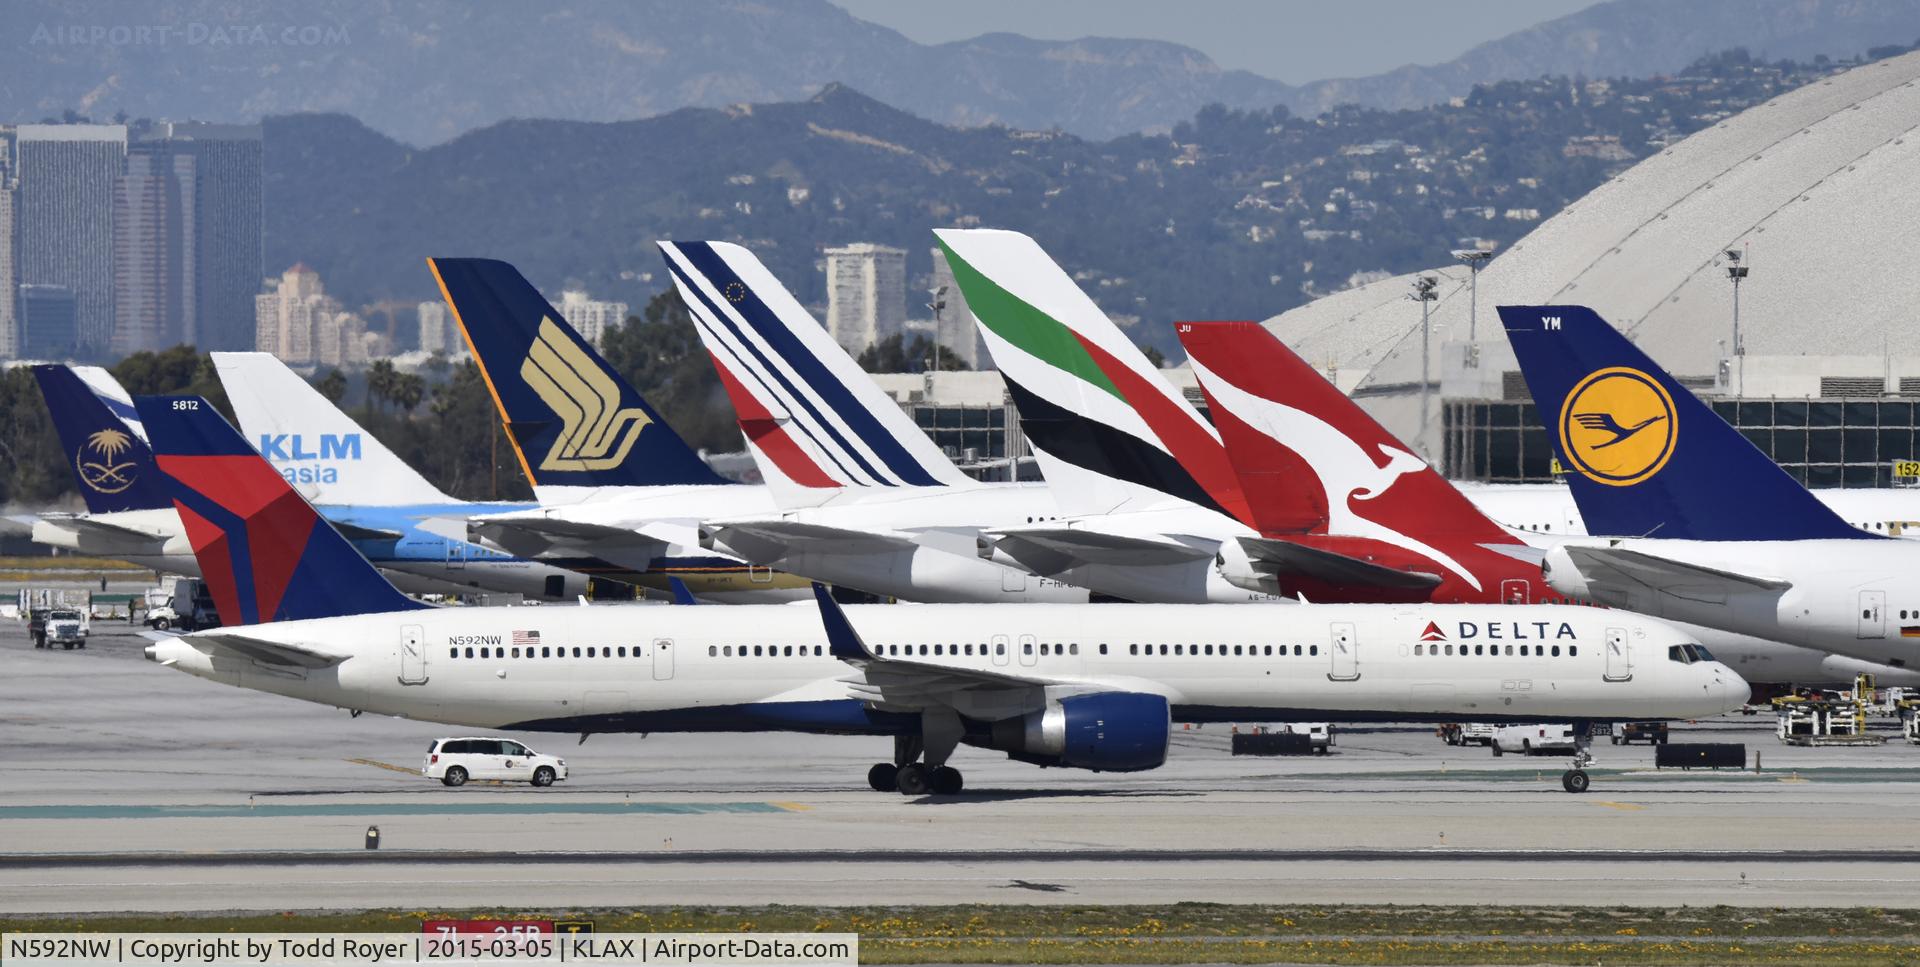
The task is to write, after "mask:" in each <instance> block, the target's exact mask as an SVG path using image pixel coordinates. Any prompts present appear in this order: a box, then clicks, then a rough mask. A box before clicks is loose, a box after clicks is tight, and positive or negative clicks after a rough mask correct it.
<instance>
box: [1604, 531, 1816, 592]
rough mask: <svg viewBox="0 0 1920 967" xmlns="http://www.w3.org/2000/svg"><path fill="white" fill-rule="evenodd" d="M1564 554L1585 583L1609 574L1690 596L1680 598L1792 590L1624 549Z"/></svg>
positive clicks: (1774, 581) (1778, 581)
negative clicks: (1709, 591) (1710, 591)
mask: <svg viewBox="0 0 1920 967" xmlns="http://www.w3.org/2000/svg"><path fill="white" fill-rule="evenodd" d="M1566 550H1567V556H1568V557H1570V558H1572V559H1573V563H1574V565H1575V566H1576V567H1578V568H1580V572H1581V573H1582V574H1584V575H1585V576H1586V578H1587V580H1588V582H1589V583H1595V582H1603V581H1605V579H1606V572H1609V571H1611V572H1613V573H1614V574H1617V575H1620V576H1622V577H1625V578H1626V579H1628V580H1630V581H1633V582H1635V583H1638V584H1644V585H1646V586H1647V587H1650V588H1653V589H1655V590H1673V589H1686V590H1689V591H1691V592H1693V593H1690V594H1686V595H1682V596H1683V597H1694V596H1696V595H1697V593H1698V592H1699V591H1700V590H1701V589H1702V588H1703V587H1704V588H1712V589H1715V590H1719V591H1722V592H1730V593H1735V594H1740V593H1751V592H1754V591H1785V590H1787V589H1789V588H1791V587H1793V582H1792V581H1789V580H1786V579H1785V578H1777V577H1766V576H1763V575H1756V574H1742V573H1740V572H1738V571H1728V570H1723V569H1721V568H1715V567H1707V566H1705V565H1702V564H1693V563H1690V562H1687V561H1677V560H1674V559H1673V558H1670V557H1661V556H1660V555H1658V554H1648V553H1647V552H1645V551H1635V550H1628V549H1627V548H1624V547H1589V546H1586V545H1579V544H1575V545H1569V546H1568V547H1567V549H1566Z"/></svg>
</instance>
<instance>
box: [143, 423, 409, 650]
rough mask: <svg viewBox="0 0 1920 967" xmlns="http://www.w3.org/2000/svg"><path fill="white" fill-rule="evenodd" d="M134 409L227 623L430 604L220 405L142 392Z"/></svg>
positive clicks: (399, 609) (406, 608)
mask: <svg viewBox="0 0 1920 967" xmlns="http://www.w3.org/2000/svg"><path fill="white" fill-rule="evenodd" d="M134 405H135V406H136V407H137V408H138V409H139V411H140V417H141V419H142V420H143V421H145V423H146V426H147V434H148V436H150V437H151V438H152V440H153V449H154V458H155V463H156V464H157V465H158V467H159V470H160V473H161V475H163V476H164V477H165V479H166V480H167V483H168V486H169V491H170V493H171V495H172V497H173V505H174V507H175V508H176V509H177V510H179V512H180V521H181V523H182V524H183V525H185V527H186V531H187V540H188V542H189V543H190V544H192V546H193V554H194V557H195V559H197V560H198V561H199V563H200V572H201V576H202V578H203V579H204V580H205V581H206V582H207V586H208V590H210V591H211V592H212V594H213V601H214V607H215V608H216V609H217V610H218V611H219V613H220V616H221V618H222V619H223V620H224V621H225V622H226V623H227V624H228V625H241V624H260V623H262V622H267V621H295V620H300V619H304V618H335V617H340V616H343V615H355V614H375V613H380V612H387V611H410V610H414V609H417V608H424V607H426V605H423V604H421V603H420V602H418V601H415V600H413V599H412V598H409V597H407V596H406V595H404V594H401V593H400V592H399V591H397V590H395V589H394V587H393V585H391V584H389V583H387V579H386V578H385V577H382V576H381V574H380V572H379V571H378V570H375V569H374V566H373V565H372V564H369V563H368V562H367V559H366V558H364V557H361V556H360V552H358V551H356V550H354V548H353V545H352V544H349V543H347V539H346V538H344V537H342V536H340V534H339V533H338V532H336V531H335V530H334V529H333V528H332V527H331V526H329V525H328V524H327V522H326V521H324V520H322V519H321V517H320V515H319V514H318V513H316V512H315V511H314V509H313V507H311V506H310V505H308V504H307V502H306V501H305V500H302V499H301V497H300V494H299V493H297V492H296V491H295V490H294V489H293V487H292V485H290V484H288V483H287V481H286V478H284V477H282V476H280V471H278V470H275V469H274V468H273V465H272V464H269V463H268V462H267V461H266V460H265V459H263V458H262V457H261V456H260V455H259V454H258V453H255V452H254V450H253V448H252V447H250V446H248V445H247V441H246V439H245V438H244V437H242V436H241V435H240V431H238V430H236V429H234V428H233V425H232V424H230V423H228V422H227V421H226V419H225V418H224V417H222V416H221V415H220V413H219V412H218V411H217V410H215V409H214V408H213V404H211V403H208V402H207V401H206V400H204V399H201V398H200V397H197V396H143V397H139V398H138V399H136V400H134Z"/></svg>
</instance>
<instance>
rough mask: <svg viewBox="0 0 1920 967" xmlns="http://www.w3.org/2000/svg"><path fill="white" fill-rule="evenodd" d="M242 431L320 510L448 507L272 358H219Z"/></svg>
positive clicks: (410, 470) (437, 490)
mask: <svg viewBox="0 0 1920 967" xmlns="http://www.w3.org/2000/svg"><path fill="white" fill-rule="evenodd" d="M213 365H214V368H216V369H218V370H219V372H220V385H222V386H224V387H226V390H227V400H228V401H229V402H230V403H232V404H233V415H234V416H235V417H237V418H239V420H240V429H241V431H242V432H244V433H245V434H246V435H247V439H248V440H249V441H251V442H252V443H253V444H254V446H255V448H256V449H258V450H259V451H260V455H261V456H263V457H265V458H267V462H268V463H271V464H273V466H274V469H276V470H278V471H280V475H281V476H283V477H286V478H287V479H288V480H289V481H291V482H292V483H293V485H294V488H295V489H297V490H299V491H300V493H301V495H302V496H304V497H306V498H307V499H308V500H309V501H312V502H313V503H316V504H322V505H330V504H351V505H355V506H362V507H391V506H395V505H399V504H436V503H437V504H449V503H454V502H455V501H454V500H453V498H451V497H448V496H447V495H446V494H444V493H442V492H441V491H440V488H438V487H435V486H434V485H433V484H431V483H428V482H427V478H425V477H422V476H420V474H419V473H418V472H417V471H415V470H414V469H413V468H412V467H410V466H408V465H407V462H406V461H405V460H402V459H400V457H399V455H398V454H395V453H394V452H393V451H392V450H389V449H387V447H386V444H383V443H381V442H380V441H379V439H377V438H376V437H374V435H373V434H371V433H368V432H366V431H365V430H363V429H361V428H360V425H359V424H358V423H355V422H353V420H352V418H350V417H348V416H347V415H346V414H345V413H342V412H341V411H340V408H339V407H337V406H335V405H333V403H332V402H330V401H329V400H328V399H327V398H326V397H324V396H322V395H320V391H319V390H316V389H314V388H313V387H312V386H311V385H308V383H307V381H306V380H304V379H301V378H300V375H299V374H298V373H295V372H294V371H293V370H291V369H288V368H287V364H285V363H283V362H281V361H280V360H278V359H276V358H274V357H273V356H272V355H270V354H268V353H214V354H213Z"/></svg>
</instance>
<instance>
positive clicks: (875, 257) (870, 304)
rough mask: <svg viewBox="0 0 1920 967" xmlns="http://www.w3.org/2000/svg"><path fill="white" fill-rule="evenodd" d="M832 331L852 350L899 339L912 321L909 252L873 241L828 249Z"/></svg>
mask: <svg viewBox="0 0 1920 967" xmlns="http://www.w3.org/2000/svg"><path fill="white" fill-rule="evenodd" d="M826 255H827V332H828V333H830V334H832V336H833V339H834V341H835V342H837V343H839V344H840V346H841V348H843V349H845V350H846V351H847V352H850V353H853V354H854V355H856V356H857V355H859V354H860V353H861V352H862V351H864V350H865V349H866V348H867V347H868V346H871V345H873V344H874V343H877V342H880V341H882V340H885V339H886V338H887V337H889V336H893V335H898V334H899V333H900V332H901V330H902V327H903V326H904V325H905V323H906V321H907V253H906V252H905V251H904V250H902V249H897V248H892V247H890V246H886V245H875V244H872V243H870V242H856V243H854V244H852V245H848V246H844V247H842V248H830V249H827V252H826Z"/></svg>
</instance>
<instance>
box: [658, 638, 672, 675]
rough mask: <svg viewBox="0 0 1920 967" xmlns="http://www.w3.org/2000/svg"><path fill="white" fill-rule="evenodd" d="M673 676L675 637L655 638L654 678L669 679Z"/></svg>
mask: <svg viewBox="0 0 1920 967" xmlns="http://www.w3.org/2000/svg"><path fill="white" fill-rule="evenodd" d="M672 678H673V639H672V638H655V639H653V680H654V681H656V682H664V681H669V680H671V679H672Z"/></svg>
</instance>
